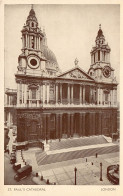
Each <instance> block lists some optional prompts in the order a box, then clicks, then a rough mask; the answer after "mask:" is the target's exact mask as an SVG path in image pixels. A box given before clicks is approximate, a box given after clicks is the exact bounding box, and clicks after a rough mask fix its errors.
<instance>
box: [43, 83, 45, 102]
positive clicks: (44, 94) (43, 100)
mask: <svg viewBox="0 0 123 196" xmlns="http://www.w3.org/2000/svg"><path fill="white" fill-rule="evenodd" d="M43 103H45V84H44V83H43Z"/></svg>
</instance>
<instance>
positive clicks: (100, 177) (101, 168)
mask: <svg viewBox="0 0 123 196" xmlns="http://www.w3.org/2000/svg"><path fill="white" fill-rule="evenodd" d="M100 181H103V179H102V163H100Z"/></svg>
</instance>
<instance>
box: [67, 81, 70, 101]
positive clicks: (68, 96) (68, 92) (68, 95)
mask: <svg viewBox="0 0 123 196" xmlns="http://www.w3.org/2000/svg"><path fill="white" fill-rule="evenodd" d="M67 88H68V89H67V90H68V91H67V99H68V103H69V104H70V84H68V87H67Z"/></svg>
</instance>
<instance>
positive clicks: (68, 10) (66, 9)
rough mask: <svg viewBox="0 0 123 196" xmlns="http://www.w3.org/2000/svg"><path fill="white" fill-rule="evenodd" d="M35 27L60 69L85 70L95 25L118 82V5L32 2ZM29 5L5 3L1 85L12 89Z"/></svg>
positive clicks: (14, 85) (88, 62)
mask: <svg viewBox="0 0 123 196" xmlns="http://www.w3.org/2000/svg"><path fill="white" fill-rule="evenodd" d="M33 7H34V10H35V13H36V17H37V19H38V23H39V27H41V29H43V28H45V32H46V35H47V44H48V47H49V48H50V49H51V50H52V51H53V52H54V54H55V55H56V58H57V61H58V64H59V67H60V69H61V71H62V72H64V71H67V70H69V69H71V68H73V67H74V60H75V58H76V57H77V58H78V60H79V63H78V65H79V66H80V68H82V69H83V70H84V71H86V72H87V71H88V69H89V67H90V64H91V56H90V51H91V49H92V46H94V45H95V38H96V36H97V32H98V29H99V24H101V28H102V30H103V34H104V36H105V39H106V42H108V44H109V46H110V48H111V55H110V62H111V66H112V68H114V69H115V76H116V78H117V81H118V82H119V72H120V7H119V5H116V4H114V5H108V4H107V5H106V4H104V5H96V4H95V5H94V4H93V5H89V4H88V5H84V4H83V5H82V4H80V5H79V4H78V5H75V4H69V5H67V4H66V5H64V4H62V5H60V4H59V5H58V4H57V5H53V4H52V5H50V4H48V5H46V4H45V5H43V4H42V5H41V4H40V5H39V4H34V5H33ZM30 9H31V5H29V4H28V5H26V4H21V5H5V10H4V51H5V52H4V67H5V69H4V70H5V74H4V76H5V88H7V87H8V88H16V83H15V76H14V74H15V73H16V72H17V66H18V56H19V55H20V54H21V48H22V40H21V30H22V27H23V25H24V23H26V19H27V16H28V15H29V11H30Z"/></svg>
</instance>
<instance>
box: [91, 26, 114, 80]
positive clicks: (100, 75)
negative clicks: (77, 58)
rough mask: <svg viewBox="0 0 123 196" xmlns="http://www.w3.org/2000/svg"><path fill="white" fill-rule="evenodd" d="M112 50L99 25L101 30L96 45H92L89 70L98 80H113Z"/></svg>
mask: <svg viewBox="0 0 123 196" xmlns="http://www.w3.org/2000/svg"><path fill="white" fill-rule="evenodd" d="M110 52H111V49H110V47H109V45H108V43H106V41H105V36H104V35H103V31H102V29H101V24H100V25H99V30H98V33H97V36H96V40H95V46H94V47H92V50H91V52H90V54H91V65H90V69H89V71H88V73H89V75H90V76H92V77H94V78H95V79H96V80H101V81H107V82H113V81H114V80H115V78H114V69H113V68H112V67H111V63H110Z"/></svg>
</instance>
